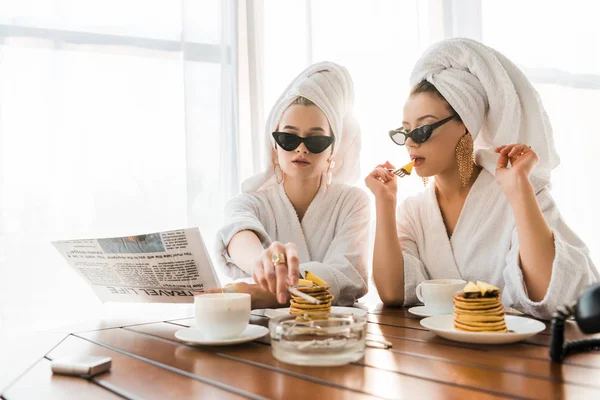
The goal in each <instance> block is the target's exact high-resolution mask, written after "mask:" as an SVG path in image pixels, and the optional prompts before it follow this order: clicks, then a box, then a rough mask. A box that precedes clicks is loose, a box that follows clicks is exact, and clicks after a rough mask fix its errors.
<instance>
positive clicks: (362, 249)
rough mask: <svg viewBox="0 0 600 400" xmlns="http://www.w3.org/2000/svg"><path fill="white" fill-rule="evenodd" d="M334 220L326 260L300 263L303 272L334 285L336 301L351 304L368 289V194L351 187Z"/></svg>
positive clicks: (346, 304)
mask: <svg viewBox="0 0 600 400" xmlns="http://www.w3.org/2000/svg"><path fill="white" fill-rule="evenodd" d="M349 197H350V198H349V199H348V200H347V201H346V202H345V204H344V205H343V207H342V208H341V210H340V212H339V213H338V218H337V220H335V221H323V223H331V224H335V227H334V229H335V235H334V238H333V240H332V241H331V244H330V245H329V248H328V250H327V253H326V255H325V258H324V260H323V262H318V261H310V262H305V263H301V264H300V272H301V273H302V274H303V275H305V274H306V271H310V272H312V273H314V274H316V275H317V276H319V277H320V278H322V279H323V280H325V281H326V282H327V284H329V285H330V286H331V288H330V289H329V292H330V293H331V294H332V295H333V296H334V299H333V303H334V304H337V305H341V306H348V305H352V304H353V303H354V301H355V300H356V299H358V298H360V297H362V296H364V295H365V294H366V293H367V289H368V285H367V282H368V276H367V275H368V274H367V265H366V264H367V263H366V259H367V251H368V245H369V220H370V204H369V198H368V196H367V194H366V193H365V192H364V191H363V190H361V189H359V188H352V189H351V193H350V195H349Z"/></svg>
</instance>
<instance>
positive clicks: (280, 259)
mask: <svg viewBox="0 0 600 400" xmlns="http://www.w3.org/2000/svg"><path fill="white" fill-rule="evenodd" d="M271 262H272V263H273V266H274V267H275V266H277V265H279V264H285V254H283V253H275V254H273V255H272V256H271Z"/></svg>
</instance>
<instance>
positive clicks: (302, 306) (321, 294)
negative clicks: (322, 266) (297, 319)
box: [290, 271, 333, 317]
mask: <svg viewBox="0 0 600 400" xmlns="http://www.w3.org/2000/svg"><path fill="white" fill-rule="evenodd" d="M330 287H331V286H329V285H327V282H325V281H324V280H322V279H321V278H319V277H318V276H316V275H314V274H313V273H311V272H308V271H307V272H306V279H300V280H299V281H298V286H296V289H298V290H299V291H301V292H302V293H306V294H308V295H309V296H312V297H314V298H316V299H318V300H320V301H321V302H322V303H321V304H313V303H311V302H310V301H308V300H305V299H303V298H302V297H298V296H295V295H293V294H292V295H291V296H292V298H291V300H290V314H292V315H298V316H303V317H310V316H311V314H320V313H328V312H329V311H331V301H332V300H333V295H332V294H331V293H329V292H328V289H329V288H330Z"/></svg>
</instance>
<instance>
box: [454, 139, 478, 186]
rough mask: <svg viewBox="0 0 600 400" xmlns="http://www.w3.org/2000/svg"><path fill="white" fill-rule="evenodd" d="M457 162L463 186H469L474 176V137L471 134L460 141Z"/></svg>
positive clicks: (457, 147)
mask: <svg viewBox="0 0 600 400" xmlns="http://www.w3.org/2000/svg"><path fill="white" fill-rule="evenodd" d="M455 152H456V161H457V163H458V174H459V175H460V181H461V182H462V185H463V186H467V185H468V184H469V181H470V180H471V176H472V175H473V162H474V161H473V160H474V158H473V137H472V136H471V135H470V134H469V132H465V134H464V135H462V137H461V138H460V140H459V141H458V144H457V145H456V149H455Z"/></svg>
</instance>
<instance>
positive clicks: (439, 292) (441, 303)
mask: <svg viewBox="0 0 600 400" xmlns="http://www.w3.org/2000/svg"><path fill="white" fill-rule="evenodd" d="M466 284H467V282H465V281H463V280H461V279H432V280H429V281H423V282H421V283H419V284H418V285H417V289H416V292H417V298H418V299H419V301H421V303H423V304H424V305H425V307H426V308H427V312H428V313H430V314H451V313H452V310H453V308H454V302H453V300H452V296H453V295H454V293H456V292H458V291H459V290H462V289H463V288H464V287H465V285H466Z"/></svg>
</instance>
